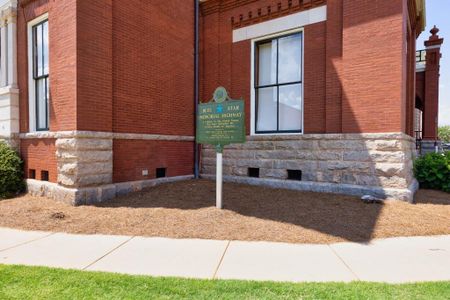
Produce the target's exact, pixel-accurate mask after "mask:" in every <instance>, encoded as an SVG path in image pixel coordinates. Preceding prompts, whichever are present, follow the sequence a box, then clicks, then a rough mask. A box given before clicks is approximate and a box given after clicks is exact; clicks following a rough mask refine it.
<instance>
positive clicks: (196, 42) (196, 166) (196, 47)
mask: <svg viewBox="0 0 450 300" xmlns="http://www.w3.org/2000/svg"><path fill="white" fill-rule="evenodd" d="M194 6H195V9H194V10H195V16H194V23H195V25H194V32H195V34H194V36H195V37H194V101H195V103H194V107H195V112H194V135H196V132H197V110H198V102H199V63H198V62H199V53H198V52H199V9H200V3H199V0H194ZM199 164H200V157H199V145H198V144H197V140H195V142H194V175H195V179H198V178H199V177H200V170H199V167H200V166H199Z"/></svg>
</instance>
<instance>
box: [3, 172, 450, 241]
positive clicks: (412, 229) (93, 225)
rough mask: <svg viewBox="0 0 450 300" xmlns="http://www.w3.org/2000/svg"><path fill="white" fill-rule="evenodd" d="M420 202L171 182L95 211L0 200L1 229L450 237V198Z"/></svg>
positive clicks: (422, 195)
mask: <svg viewBox="0 0 450 300" xmlns="http://www.w3.org/2000/svg"><path fill="white" fill-rule="evenodd" d="M416 202H417V203H416V204H409V203H404V202H386V203H384V204H364V203H362V202H361V201H360V200H359V198H358V197H351V196H342V195H333V194H321V193H310V192H298V191H290V190H281V189H271V188H263V187H255V186H247V185H240V184H232V183H226V184H225V185H224V208H225V209H224V210H217V209H216V208H214V205H215V184H214V182H211V181H206V180H197V181H194V180H192V181H185V182H178V183H171V184H165V185H160V186H157V187H154V188H152V189H150V190H148V191H145V192H141V193H135V194H132V195H128V196H124V197H120V198H117V199H115V200H114V201H112V202H109V203H104V204H101V205H98V206H96V207H94V206H81V207H71V206H67V205H65V204H62V203H59V202H56V201H54V200H49V199H45V198H38V197H31V196H28V195H25V196H22V197H18V198H15V199H10V200H3V201H0V227H10V228H19V229H26V230H44V231H58V232H70V233H87V234H115V235H141V236H163V237H172V238H202V239H219V240H252V241H255V240H256V241H278V242H292V243H321V244H322V243H333V242H341V241H356V242H367V241H370V240H371V239H374V238H386V237H395V236H425V235H443V234H450V194H447V193H442V192H437V191H428V190H421V191H419V192H418V194H417V196H416Z"/></svg>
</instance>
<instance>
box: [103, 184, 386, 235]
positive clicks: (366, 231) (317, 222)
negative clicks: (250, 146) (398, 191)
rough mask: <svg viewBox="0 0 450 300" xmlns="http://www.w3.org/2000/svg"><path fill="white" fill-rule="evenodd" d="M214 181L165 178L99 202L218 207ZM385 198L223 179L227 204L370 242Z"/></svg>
mask: <svg viewBox="0 0 450 300" xmlns="http://www.w3.org/2000/svg"><path fill="white" fill-rule="evenodd" d="M214 205H215V183H214V182H213V181H207V180H192V181H186V182H181V183H173V184H165V185H161V186H157V187H154V188H152V189H150V190H148V191H144V192H140V193H137V194H135V195H134V196H133V195H132V196H130V195H128V196H124V197H119V198H117V199H115V200H112V201H111V202H108V203H102V204H99V205H98V207H127V208H130V207H131V208H169V209H183V210H196V209H201V208H208V207H214ZM383 206H384V204H364V203H362V201H361V200H360V199H359V198H358V197H353V196H345V195H335V194H325V193H313V192H298V191H291V190H285V189H274V188H266V187H255V186H248V185H242V184H235V183H225V184H224V209H225V210H230V211H233V212H236V213H238V214H240V215H244V216H250V217H255V218H258V219H266V220H272V221H277V222H283V223H290V224H293V225H298V226H302V227H305V228H309V229H313V230H317V231H319V232H322V233H325V234H329V235H333V236H335V237H340V238H343V239H345V240H348V241H354V242H368V241H370V240H371V239H372V233H373V230H374V227H375V225H376V222H377V219H378V217H379V215H380V212H381V210H382V209H383Z"/></svg>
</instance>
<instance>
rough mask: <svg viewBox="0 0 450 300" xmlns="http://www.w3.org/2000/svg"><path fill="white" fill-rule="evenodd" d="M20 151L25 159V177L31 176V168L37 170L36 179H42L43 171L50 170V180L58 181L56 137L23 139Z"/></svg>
mask: <svg viewBox="0 0 450 300" xmlns="http://www.w3.org/2000/svg"><path fill="white" fill-rule="evenodd" d="M20 152H21V155H22V158H23V159H24V161H25V165H24V172H25V178H30V176H29V175H30V173H29V170H30V169H33V170H35V171H36V179H37V180H41V179H42V178H41V171H48V173H49V181H50V182H57V179H58V174H57V163H56V155H55V153H56V147H55V139H39V140H22V141H21V142H20Z"/></svg>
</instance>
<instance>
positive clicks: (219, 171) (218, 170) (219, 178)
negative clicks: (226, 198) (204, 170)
mask: <svg viewBox="0 0 450 300" xmlns="http://www.w3.org/2000/svg"><path fill="white" fill-rule="evenodd" d="M222 174H223V171H222V152H217V161H216V207H217V208H218V209H222V207H223V205H222V186H223V178H222Z"/></svg>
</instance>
